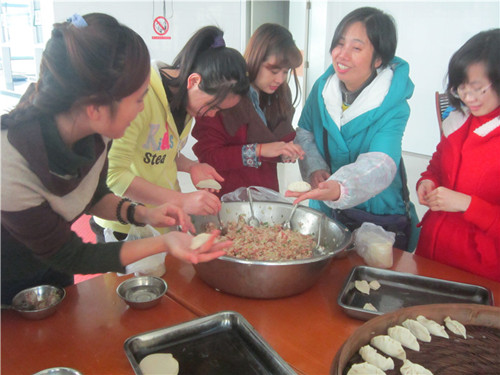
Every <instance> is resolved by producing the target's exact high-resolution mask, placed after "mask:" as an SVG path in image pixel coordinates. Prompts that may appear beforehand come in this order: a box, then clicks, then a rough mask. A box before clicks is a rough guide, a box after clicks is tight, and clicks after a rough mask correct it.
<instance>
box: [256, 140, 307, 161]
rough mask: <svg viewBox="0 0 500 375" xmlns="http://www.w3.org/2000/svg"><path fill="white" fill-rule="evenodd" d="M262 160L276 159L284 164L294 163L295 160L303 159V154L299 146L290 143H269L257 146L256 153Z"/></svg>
mask: <svg viewBox="0 0 500 375" xmlns="http://www.w3.org/2000/svg"><path fill="white" fill-rule="evenodd" d="M259 152H260V156H262V157H264V158H277V157H278V156H280V157H281V159H282V160H283V161H284V162H285V163H294V162H295V161H296V160H297V159H304V155H305V152H304V150H302V147H300V146H299V145H297V144H295V143H293V142H292V141H290V142H271V143H261V144H259V145H257V153H259Z"/></svg>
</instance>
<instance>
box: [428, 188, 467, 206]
mask: <svg viewBox="0 0 500 375" xmlns="http://www.w3.org/2000/svg"><path fill="white" fill-rule="evenodd" d="M426 200H427V206H428V207H429V208H430V209H431V210H432V211H444V212H465V211H467V208H469V205H470V201H471V197H470V195H467V194H463V193H459V192H457V191H454V190H451V189H448V188H445V187H443V186H439V187H438V188H436V189H434V190H433V191H431V192H430V193H429V194H427V196H426Z"/></svg>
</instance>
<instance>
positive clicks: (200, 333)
mask: <svg viewBox="0 0 500 375" xmlns="http://www.w3.org/2000/svg"><path fill="white" fill-rule="evenodd" d="M124 349H125V353H126V355H127V358H128V360H129V361H130V364H131V365H132V367H133V369H134V371H135V373H136V374H137V375H143V373H142V371H141V369H140V368H139V363H140V361H141V360H142V359H143V358H144V357H146V356H147V355H149V354H153V353H172V355H173V356H174V358H175V359H176V360H177V361H178V362H179V375H226V374H227V375H234V374H238V375H262V374H276V375H289V374H293V375H296V372H295V371H293V370H292V368H291V367H290V366H289V365H288V364H287V363H286V362H285V361H284V360H283V359H282V358H281V357H280V356H279V355H278V353H276V352H275V351H274V349H272V348H271V346H269V344H267V343H266V342H265V341H264V339H263V338H262V337H261V336H260V335H259V334H258V333H257V331H256V330H255V329H254V328H253V327H252V326H251V325H250V324H249V323H248V321H247V320H246V319H245V318H243V316H242V315H241V314H239V313H237V312H234V311H222V312H219V313H216V314H213V315H209V316H206V317H203V318H198V319H195V320H192V321H189V322H186V323H181V324H178V325H175V326H172V327H167V328H161V329H157V330H154V331H150V332H146V333H142V334H138V335H135V336H132V337H129V338H128V339H127V340H126V341H125V344H124Z"/></svg>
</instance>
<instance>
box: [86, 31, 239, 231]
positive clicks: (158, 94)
mask: <svg viewBox="0 0 500 375" xmlns="http://www.w3.org/2000/svg"><path fill="white" fill-rule="evenodd" d="M248 85H249V83H248V78H247V76H246V66H245V60H244V59H243V56H241V54H240V53H239V52H238V51H236V50H235V49H232V48H228V47H226V46H225V43H224V39H223V32H222V31H221V30H220V29H219V28H217V27H214V26H207V27H204V28H202V29H200V30H198V31H197V32H196V33H195V34H194V35H193V36H192V37H191V38H190V40H189V41H188V42H187V43H186V45H185V46H184V48H183V49H182V50H181V52H180V53H179V54H178V56H177V57H176V58H175V60H174V62H173V64H172V65H165V64H162V63H154V64H153V69H152V70H151V83H150V85H149V90H148V93H147V94H146V97H145V98H144V106H145V109H144V111H143V112H142V113H140V114H139V116H137V118H136V119H135V120H134V121H133V122H132V125H131V126H130V127H129V128H128V129H127V131H126V132H125V136H124V137H123V138H120V139H117V140H115V141H114V142H113V146H112V147H111V151H110V153H109V172H108V185H109V187H110V188H111V190H113V191H114V192H115V193H116V194H118V195H120V196H125V197H128V198H131V199H133V200H135V201H138V202H142V203H144V204H146V205H148V206H149V205H158V204H162V203H164V202H170V203H172V204H175V205H177V206H178V207H181V208H182V209H183V210H184V211H185V212H186V213H188V214H194V215H215V214H216V213H217V212H218V211H219V210H220V208H221V203H220V200H219V198H218V197H217V196H216V195H215V194H213V193H212V192H210V191H205V190H199V191H196V192H192V193H181V192H180V187H179V182H178V180H177V172H178V171H182V172H187V173H189V174H190V175H191V180H192V182H193V184H194V185H195V186H196V185H197V184H198V182H200V181H201V180H206V179H215V180H218V181H223V178H222V177H221V176H220V175H219V174H218V173H217V172H216V171H215V169H214V168H212V167H211V166H210V165H208V164H205V163H198V162H196V161H193V160H189V159H188V158H186V157H185V156H184V155H183V154H182V153H181V150H182V148H183V147H184V145H185V144H186V141H187V138H188V136H189V133H190V131H191V123H192V119H193V117H195V116H206V117H213V116H215V114H216V113H217V112H218V111H219V110H221V109H226V108H230V107H232V106H234V105H236V104H237V103H238V102H239V100H240V98H241V96H242V95H246V93H247V91H248ZM209 190H210V189H209ZM211 191H214V190H213V189H212V190H211ZM96 222H97V224H99V226H101V227H107V228H111V229H112V230H113V231H114V234H115V237H116V238H117V239H120V240H121V239H124V238H125V237H126V235H127V233H128V232H129V229H130V226H129V225H127V224H125V223H120V222H117V221H104V220H100V219H96ZM94 228H95V232H96V233H97V234H98V239H100V240H103V238H102V237H100V235H99V233H100V232H102V230H99V228H98V227H96V226H95V225H94ZM159 230H160V231H166V230H168V228H163V230H162V228H159Z"/></svg>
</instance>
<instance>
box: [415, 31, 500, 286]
mask: <svg viewBox="0 0 500 375" xmlns="http://www.w3.org/2000/svg"><path fill="white" fill-rule="evenodd" d="M447 93H448V96H449V99H450V104H451V105H452V106H453V107H454V108H457V110H455V111H453V112H451V113H450V115H449V116H448V117H447V118H446V120H445V121H444V122H443V136H442V138H441V141H440V143H439V144H438V146H437V150H436V152H435V153H434V155H433V156H432V159H431V161H430V163H429V166H428V167H427V170H426V171H425V172H424V173H422V177H421V178H420V180H419V181H418V183H417V194H418V199H419V202H420V203H421V204H423V205H425V206H427V207H429V210H428V211H427V213H426V214H425V215H424V217H423V218H422V223H421V224H422V230H421V232H420V239H419V241H418V246H417V251H416V253H417V254H419V255H423V256H425V257H427V258H431V259H435V260H437V261H439V262H443V263H446V264H449V265H452V266H454V267H458V268H461V269H464V270H467V271H469V272H472V273H475V274H478V275H481V276H484V277H487V278H490V279H493V280H496V281H500V190H499V188H498V187H499V183H500V181H499V176H500V159H499V158H498V150H499V148H500V29H493V30H489V31H484V32H481V33H479V34H477V35H475V36H473V37H472V38H471V39H469V40H468V41H467V42H466V43H465V44H464V45H463V46H462V47H461V48H460V49H459V50H458V51H457V52H455V54H454V55H453V56H452V58H451V60H450V63H449V65H448V86H447Z"/></svg>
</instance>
